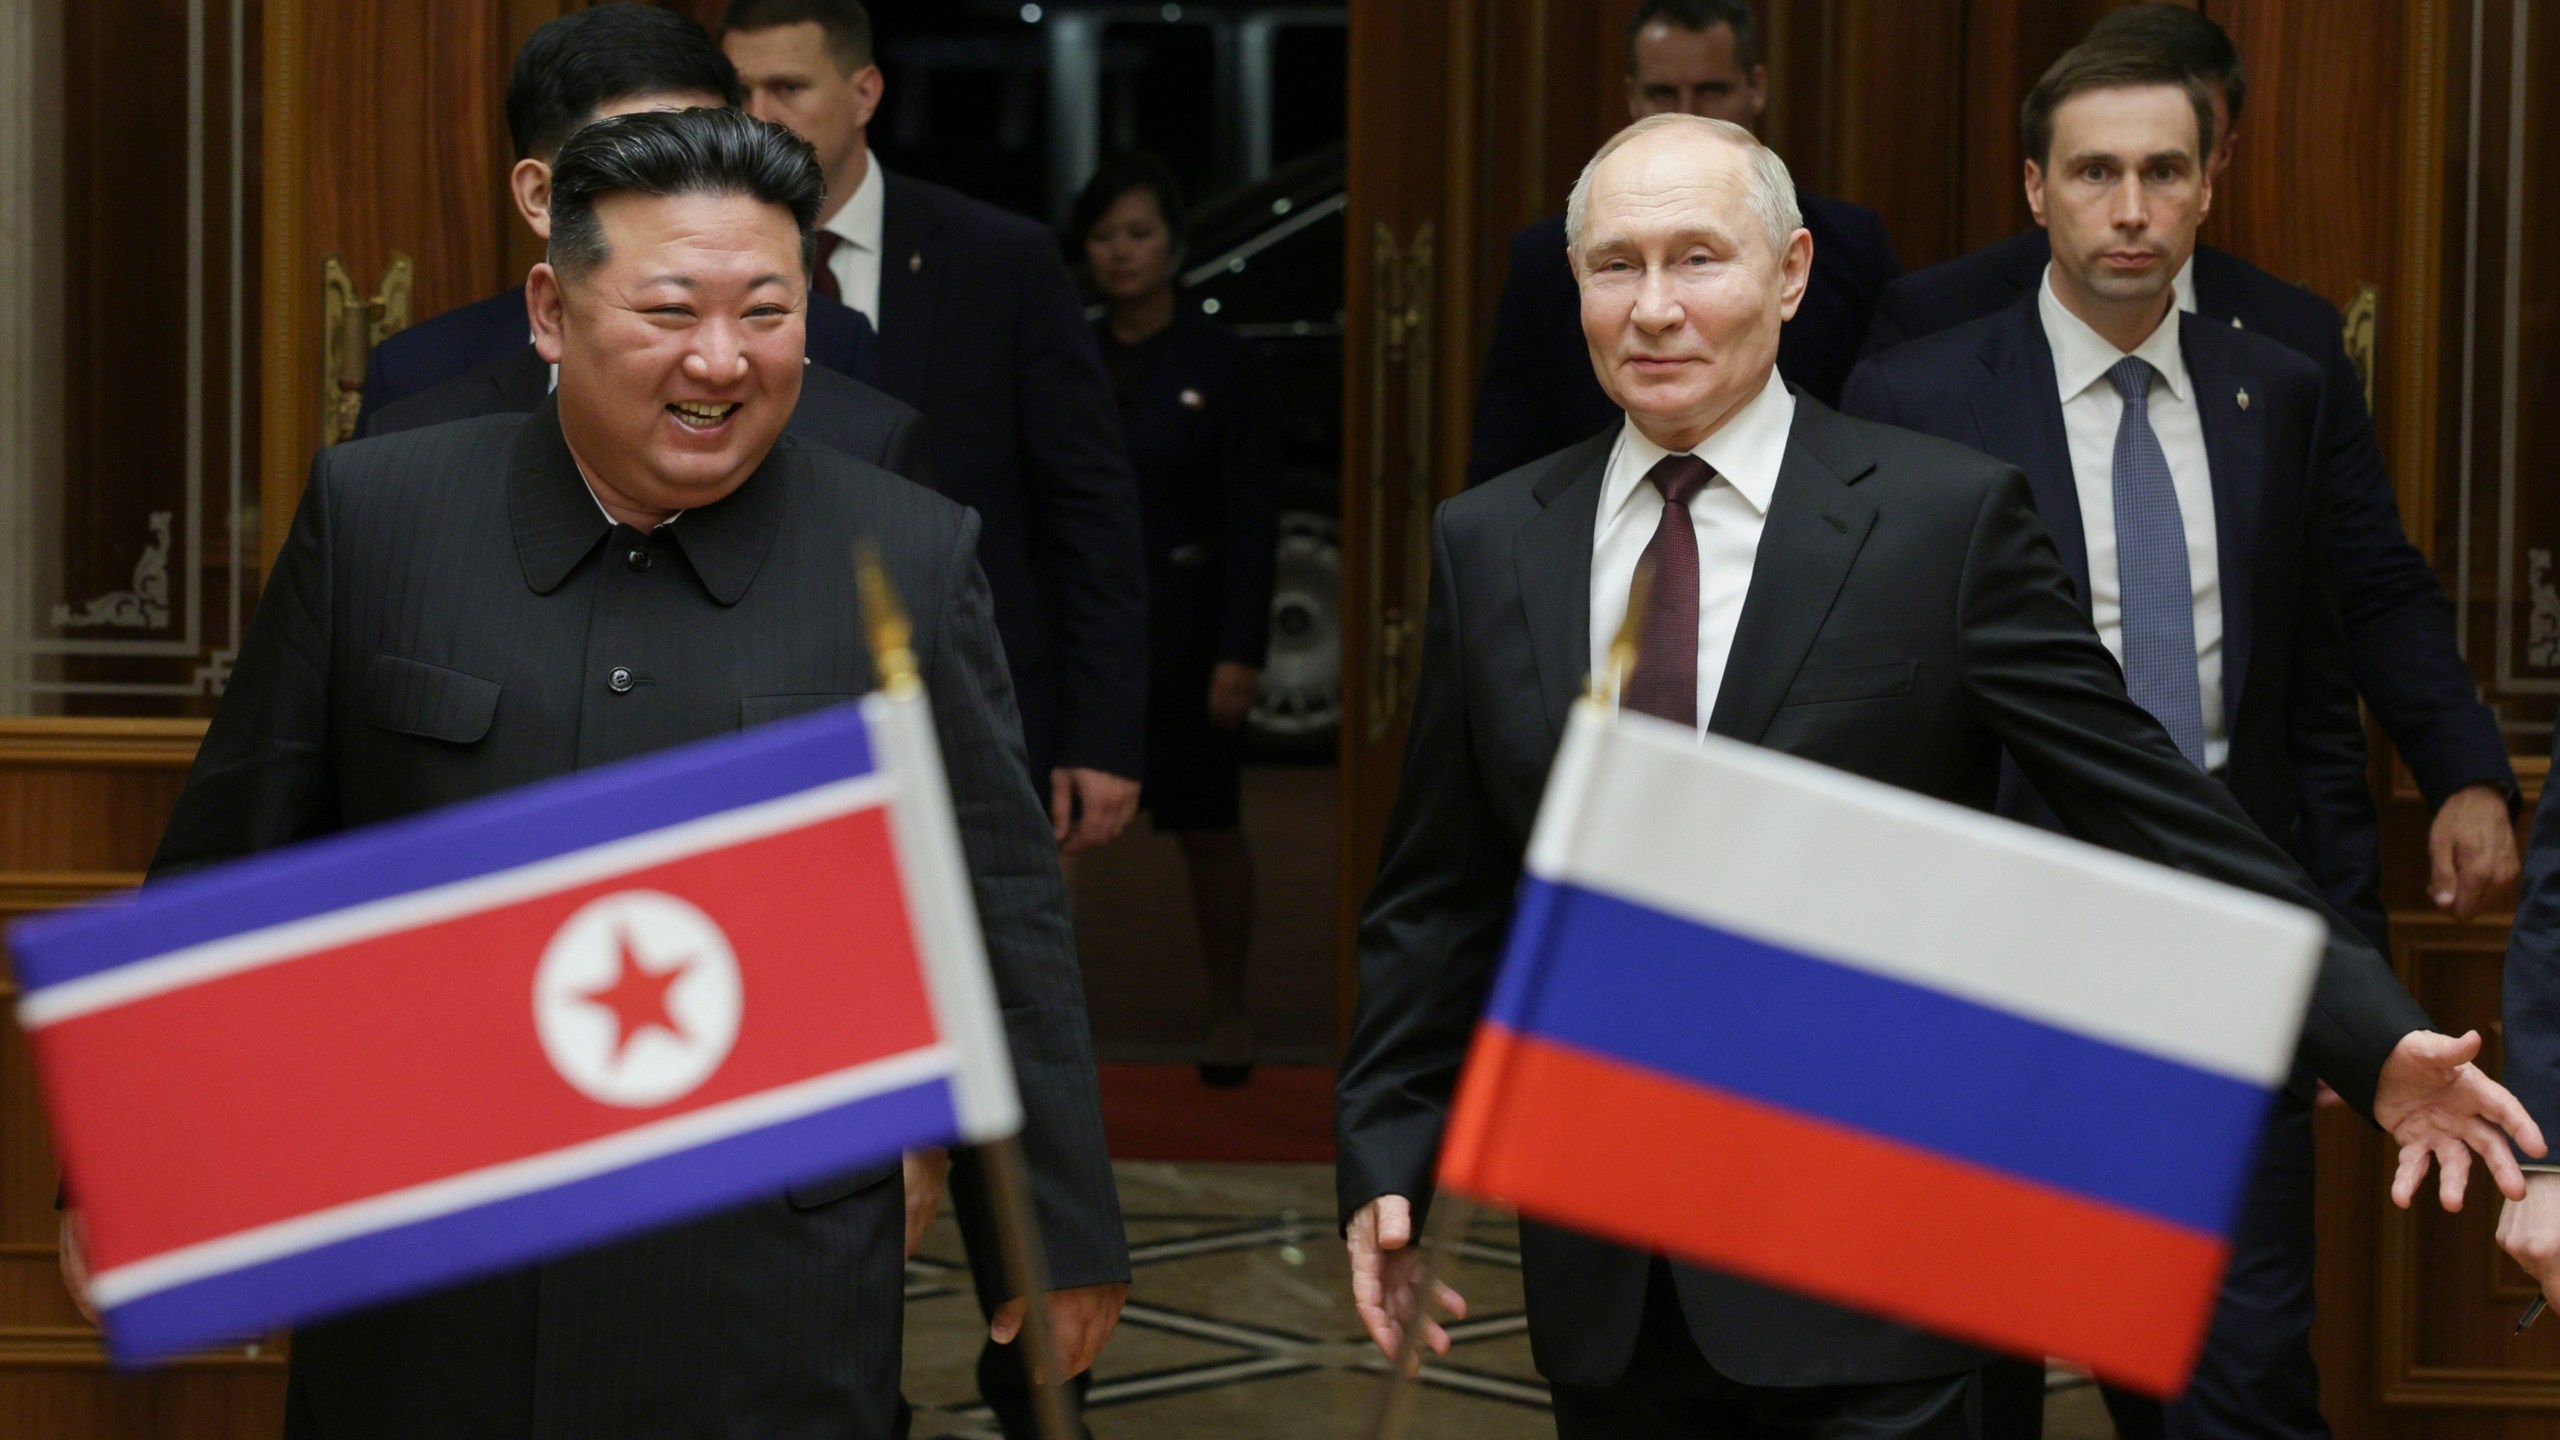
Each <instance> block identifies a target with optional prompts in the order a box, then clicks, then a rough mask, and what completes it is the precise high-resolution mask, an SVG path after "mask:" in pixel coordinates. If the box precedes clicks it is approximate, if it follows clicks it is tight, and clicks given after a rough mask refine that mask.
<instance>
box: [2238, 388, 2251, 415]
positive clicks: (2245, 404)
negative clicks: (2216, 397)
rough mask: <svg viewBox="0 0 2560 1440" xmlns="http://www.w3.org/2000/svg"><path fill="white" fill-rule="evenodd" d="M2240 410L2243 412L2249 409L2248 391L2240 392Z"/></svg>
mask: <svg viewBox="0 0 2560 1440" xmlns="http://www.w3.org/2000/svg"><path fill="white" fill-rule="evenodd" d="M2240 408H2241V409H2243V410H2246V409H2248V408H2249V392H2248V391H2246V390H2243V391H2241V392H2240Z"/></svg>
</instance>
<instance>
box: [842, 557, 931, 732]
mask: <svg viewBox="0 0 2560 1440" xmlns="http://www.w3.org/2000/svg"><path fill="white" fill-rule="evenodd" d="M853 581H854V587H855V589H856V590H857V591H858V592H859V593H860V594H861V596H862V628H863V631H864V633H865V634H866V635H868V636H869V637H870V640H871V668H872V670H873V671H874V672H875V673H876V674H877V676H878V677H879V682H880V688H881V690H882V691H883V692H885V693H887V694H889V695H891V696H894V697H896V698H898V699H906V698H908V697H910V696H913V695H916V694H919V693H921V692H922V691H923V689H924V682H923V681H922V680H920V679H918V678H917V677H916V652H915V651H914V650H913V649H912V648H910V647H911V645H912V643H913V641H914V638H915V631H914V628H913V627H912V626H910V625H909V624H908V623H907V610H906V607H905V606H903V605H901V604H899V603H898V592H897V589H896V587H894V586H892V585H891V584H890V583H889V571H888V569H887V567H885V566H883V565H882V564H881V563H880V547H879V546H877V545H874V544H872V543H871V542H870V541H869V540H861V541H857V542H855V544H854V547H853Z"/></svg>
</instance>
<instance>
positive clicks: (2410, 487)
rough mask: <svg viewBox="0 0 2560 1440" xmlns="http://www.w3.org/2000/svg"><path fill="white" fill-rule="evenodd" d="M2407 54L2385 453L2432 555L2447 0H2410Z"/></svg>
mask: <svg viewBox="0 0 2560 1440" xmlns="http://www.w3.org/2000/svg"><path fill="white" fill-rule="evenodd" d="M2405 23H2406V28H2405V30H2404V32H2403V41H2402V44H2403V47H2404V53H2405V54H2406V56H2407V62H2408V70H2407V73H2408V76H2409V99H2408V109H2407V111H2406V113H2405V116H2404V118H2403V120H2402V122H2401V126H2400V173H2401V175H2402V177H2403V180H2404V183H2403V185H2402V187H2401V191H2400V196H2401V199H2400V236H2399V239H2400V244H2399V251H2400V283H2399V284H2397V285H2395V286H2393V287H2392V289H2393V291H2394V292H2396V293H2394V294H2393V295H2392V296H2391V298H2390V301H2389V303H2388V305H2387V306H2386V307H2385V308H2386V312H2387V313H2388V314H2389V316H2390V318H2391V325H2392V329H2393V333H2392V334H2390V335H2388V336H2386V337H2383V338H2384V339H2385V340H2386V341H2387V342H2388V348H2387V349H2386V351H2385V353H2391V352H2396V355H2397V360H2398V366H2397V369H2398V375H2397V377H2396V379H2397V381H2398V383H2397V384H2395V385H2393V386H2392V387H2391V392H2392V393H2391V410H2392V415H2393V420H2394V423H2395V424H2396V426H2397V430H2396V432H2395V438H2396V439H2397V440H2398V441H2399V444H2398V447H2397V450H2398V453H2397V454H2395V455H2393V456H2392V457H2391V460H2392V469H2391V478H2392V484H2393V488H2394V489H2396V490H2397V491H2398V492H2399V496H2400V524H2401V527H2402V528H2403V529H2405V530H2407V531H2408V532H2409V535H2410V538H2411V540H2412V542H2413V543H2414V544H2416V545H2417V547H2418V552H2419V553H2420V554H2422V555H2425V556H2426V557H2427V558H2428V559H2430V560H2432V559H2434V558H2435V548H2436V547H2435V533H2436V503H2435V492H2436V485H2435V478H2436V399H2437V393H2436V384H2437V378H2436V360H2437V356H2438V354H2439V353H2440V352H2441V350H2442V349H2443V346H2442V344H2441V343H2440V338H2439V337H2438V336H2437V334H2436V325H2437V321H2438V317H2439V316H2440V314H2441V313H2442V307H2441V303H2440V301H2441V296H2442V293H2443V288H2444V262H2443V260H2442V259H2441V258H2440V257H2439V255H2438V253H2437V241H2438V239H2439V229H2440V227H2441V226H2442V225H2443V223H2444V220H2443V213H2444V121H2445V104H2446V91H2447V89H2448V88H2449V87H2448V86H2447V85H2446V83H2445V82H2446V79H2447V76H2446V74H2445V67H2446V64H2447V55H2448V43H2449V37H2448V28H2449V27H2450V26H2451V24H2452V14H2451V7H2449V6H2448V5H2446V4H2445V3H2444V0H2410V3H2409V6H2408V12H2407V20H2406V22H2405Z"/></svg>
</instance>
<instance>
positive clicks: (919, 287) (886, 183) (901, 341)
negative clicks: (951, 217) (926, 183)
mask: <svg viewBox="0 0 2560 1440" xmlns="http://www.w3.org/2000/svg"><path fill="white" fill-rule="evenodd" d="M872 163H873V164H875V165H876V164H878V163H879V162H878V161H877V160H876V159H875V160H874V161H873V162H872ZM880 183H881V186H882V192H883V193H882V196H881V201H880V323H879V326H878V329H879V332H880V333H879V338H878V347H879V348H878V352H877V353H878V355H879V370H880V388H882V389H884V390H886V391H888V392H889V393H890V394H892V395H895V396H897V397H898V398H899V399H901V400H904V401H906V402H907V403H908V404H910V405H913V406H916V407H917V408H919V409H921V408H923V406H924V389H925V384H924V379H925V376H926V374H927V373H928V367H929V366H931V364H932V363H933V337H934V336H935V335H936V334H938V333H939V332H940V329H941V327H940V326H939V325H938V324H937V323H936V312H937V311H938V310H939V309H940V307H941V302H942V280H943V272H944V271H946V270H948V269H950V268H951V267H950V266H948V265H941V264H936V263H935V262H936V261H937V260H938V259H939V258H941V257H939V256H938V255H937V254H936V253H935V249H934V245H933V234H934V232H935V231H937V230H939V229H941V228H942V218H941V216H940V215H939V214H938V213H937V211H936V207H935V205H934V203H933V199H934V197H933V195H932V194H931V192H929V191H926V190H923V189H921V188H919V187H918V186H917V185H916V184H914V183H913V182H912V181H908V180H905V179H902V178H900V177H899V176H898V175H897V174H896V173H894V172H892V171H888V170H883V171H882V172H881V174H880Z"/></svg>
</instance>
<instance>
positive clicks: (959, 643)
mask: <svg viewBox="0 0 2560 1440" xmlns="http://www.w3.org/2000/svg"><path fill="white" fill-rule="evenodd" d="M977 557H978V518H977V516H976V515H975V514H974V513H973V514H971V515H970V516H969V517H968V520H967V521H966V523H964V524H963V525H961V526H960V528H959V532H958V541H957V543H956V544H954V545H953V546H952V548H951V551H950V554H949V555H948V556H947V557H946V559H945V562H944V564H945V570H946V572H947V573H948V574H949V575H951V576H953V577H956V578H955V579H954V580H953V582H952V583H950V584H948V585H946V586H944V587H943V589H942V595H943V599H942V603H941V607H940V608H941V613H940V615H939V616H938V617H937V619H936V622H935V625H934V635H935V637H936V639H935V643H934V647H933V651H932V654H931V655H930V657H929V658H928V659H927V661H926V664H925V676H924V679H925V685H926V688H927V690H928V691H929V692H930V693H931V694H932V696H933V721H934V730H935V734H936V738H937V739H938V741H939V742H940V744H941V746H942V758H943V770H944V772H945V774H946V775H947V776H948V777H949V779H950V784H951V803H952V808H953V811H954V812H955V817H956V819H957V820H958V822H959V829H960V844H961V848H962V850H963V851H964V852H966V858H967V860H968V864H969V876H970V881H971V883H972V885H974V887H975V888H976V891H977V901H978V920H979V925H980V927H981V928H982V929H983V930H984V932H985V935H986V944H987V964H988V967H989V969H990V970H991V971H992V972H993V974H994V976H995V986H996V1000H997V1003H998V1005H999V1007H1000V1008H1001V1009H1002V1010H1003V1012H1004V1026H1005V1035H1006V1039H1007V1040H1008V1042H1009V1043H1010V1045H1011V1048H1012V1052H1013V1069H1014V1077H1015V1080H1016V1082H1017V1083H1018V1085H1019V1086H1020V1088H1021V1092H1022V1109H1023V1126H1022V1146H1023V1152H1024V1155H1025V1157H1026V1158H1027V1160H1028V1161H1029V1168H1030V1171H1031V1186H1032V1192H1033V1199H1034V1202H1035V1204H1036V1206H1037V1208H1038V1212H1039V1217H1040V1235H1041V1240H1042V1243H1043V1244H1044V1246H1045V1247H1046V1249H1047V1251H1048V1260H1049V1281H1050V1284H1052V1285H1053V1286H1056V1287H1057V1288H1059V1289H1069V1288H1073V1287H1075V1286H1080V1285H1100V1284H1107V1283H1111V1282H1115V1281H1123V1280H1126V1279H1128V1278H1129V1250H1128V1242H1127V1239H1126V1237H1125V1235H1124V1233H1123V1231H1122V1229H1121V1224H1120V1196H1119V1191H1118V1189H1117V1188H1116V1187H1115V1186H1114V1184H1113V1182H1112V1178H1111V1157H1110V1154H1109V1152H1108V1150H1107V1149H1106V1148H1105V1146H1104V1143H1103V1133H1102V1094H1101V1089H1100V1087H1099V1085H1098V1083H1097V1082H1096V1079H1095V1075H1094V1067H1093V1041H1092V1030H1091V1027H1090V1026H1089V1024H1088V1023H1087V1021H1086V1018H1085V1004H1084V979H1083V976H1082V974H1081V973H1080V972H1079V971H1078V969H1077V968H1076V949H1075V934H1074V931H1073V930H1072V929H1071V928H1070V927H1069V924H1068V921H1067V894H1066V883H1065V881H1064V880H1063V879H1062V878H1061V876H1060V874H1059V870H1058V857H1057V847H1056V846H1055V845H1054V844H1053V843H1052V842H1051V838H1050V830H1049V822H1048V820H1047V818H1046V817H1044V816H1043V815H1042V814H1041V813H1040V807H1039V803H1038V800H1037V799H1036V798H1035V797H1034V796H1033V794H1032V792H1031V790H1030V788H1029V787H1028V786H1026V785H1025V784H1023V774H1024V762H1023V753H1022V740H1021V733H1022V732H1021V722H1020V721H1019V720H1018V719H1017V718H1016V716H1015V712H1014V703H1013V682H1012V681H1011V679H1010V678H1008V676H1007V674H1006V671H1005V664H1004V649H1003V645H1002V642H1000V641H999V640H998V639H997V638H996V622H995V610H994V606H993V603H992V602H991V601H990V600H989V598H988V594H987V582H986V577H985V576H984V575H983V574H981V573H980V571H979V569H978V558H977ZM952 1198H953V1202H954V1204H955V1205H956V1206H957V1207H958V1209H959V1210H960V1212H961V1215H962V1223H963V1225H964V1227H967V1228H969V1229H971V1230H973V1231H975V1232H978V1233H984V1232H985V1231H986V1230H987V1228H988V1227H987V1226H986V1224H985V1217H986V1197H985V1187H984V1184H983V1180H982V1177H981V1176H980V1174H979V1172H978V1167H977V1166H976V1164H975V1162H974V1160H973V1159H972V1157H970V1156H969V1155H968V1154H967V1153H966V1152H963V1153H962V1154H961V1155H960V1156H959V1158H958V1159H957V1160H956V1162H955V1163H954V1165H953V1169H952ZM975 1248H976V1247H973V1250H974V1249H975ZM976 1270H977V1278H978V1285H979V1292H980V1295H981V1297H982V1298H984V1299H986V1300H987V1301H988V1303H989V1305H990V1307H992V1305H993V1304H994V1303H995V1302H996V1301H1000V1300H1002V1299H1005V1298H1008V1296H1007V1295H1006V1293H1005V1291H1006V1286H1005V1283H1004V1276H1003V1273H1002V1271H1001V1269H1000V1268H999V1267H997V1266H994V1265H980V1266H978V1267H976Z"/></svg>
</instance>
